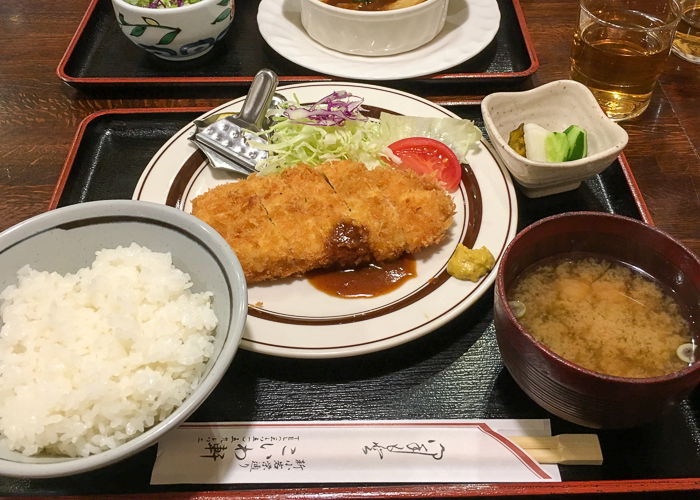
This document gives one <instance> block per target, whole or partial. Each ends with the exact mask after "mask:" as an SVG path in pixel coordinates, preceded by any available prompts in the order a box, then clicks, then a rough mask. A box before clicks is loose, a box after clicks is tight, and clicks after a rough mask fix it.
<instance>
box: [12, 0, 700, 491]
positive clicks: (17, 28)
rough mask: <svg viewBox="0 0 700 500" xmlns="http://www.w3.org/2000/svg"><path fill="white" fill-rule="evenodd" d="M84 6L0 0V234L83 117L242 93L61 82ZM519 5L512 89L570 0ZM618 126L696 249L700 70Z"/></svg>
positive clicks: (202, 102) (670, 221) (57, 164)
mask: <svg viewBox="0 0 700 500" xmlns="http://www.w3.org/2000/svg"><path fill="white" fill-rule="evenodd" d="M238 1H246V0H238ZM88 4H89V0H63V1H59V2H56V0H2V1H0V211H1V212H2V214H3V217H2V220H0V230H2V229H5V228H7V227H9V226H11V225H13V224H15V223H17V222H20V221H22V220H24V219H26V218H28V217H30V216H33V215H35V214H38V213H40V212H43V211H45V210H46V209H47V206H48V203H49V199H50V197H51V194H52V191H53V188H54V185H55V183H56V181H57V178H58V175H59V172H60V170H61V167H62V166H63V163H64V160H65V158H66V155H67V153H68V151H69V148H70V146H71V141H72V139H73V136H74V134H75V131H76V128H77V126H78V124H79V123H80V121H81V120H82V119H83V118H85V117H86V116H87V115H88V114H90V113H92V112H94V111H97V110H104V109H112V108H123V107H184V106H205V107H214V106H217V105H219V104H221V103H222V102H225V101H227V100H229V99H231V98H234V97H238V96H239V95H241V92H244V89H243V88H232V89H231V92H230V95H224V96H222V95H221V94H220V93H219V94H218V95H216V96H215V97H212V96H209V97H208V96H207V95H204V94H199V95H194V94H193V93H191V92H188V91H187V90H186V89H184V90H183V89H180V90H179V91H178V92H159V91H158V90H152V91H144V92H142V93H141V94H140V95H138V96H137V97H135V96H133V95H130V96H127V94H124V97H120V96H119V94H118V93H114V95H111V96H109V97H99V96H95V95H88V94H84V93H81V92H80V91H77V90H75V89H74V88H72V87H70V86H68V85H66V84H65V83H63V82H62V81H61V80H60V79H59V78H58V77H57V75H56V68H57V65H58V63H59V60H60V59H61V57H62V55H63V53H64V51H65V50H66V47H67V46H68V43H69V41H70V39H71V37H72V35H73V33H74V32H75V29H76V27H77V25H78V23H79V21H80V19H81V18H82V16H83V14H84V12H85V9H86V7H87V6H88ZM521 5H522V8H523V11H524V13H525V17H526V21H527V24H528V27H529V30H530V34H531V36H532V39H533V42H534V47H535V51H536V53H537V56H538V58H539V61H540V67H539V69H538V71H537V72H536V73H535V74H534V75H533V76H532V77H530V78H528V79H527V80H525V81H524V82H522V83H519V84H518V85H517V87H518V88H520V89H526V88H531V87H533V86H537V85H540V84H543V83H546V82H549V81H552V80H556V79H561V78H566V77H567V76H568V67H569V61H568V54H569V40H570V38H571V33H572V30H573V25H574V23H575V21H576V11H577V8H576V2H575V1H574V0H547V1H541V0H521ZM440 88H442V89H444V88H445V87H440ZM458 90H459V89H458ZM462 92H464V91H463V90H462ZM467 92H468V93H466V94H463V95H449V96H448V95H437V94H435V95H425V97H429V98H433V99H435V100H438V101H446V100H449V101H456V100H460V99H478V98H481V97H483V95H484V93H483V92H486V91H475V90H473V89H472V90H468V91H467ZM622 125H623V127H624V128H625V129H626V130H627V132H628V133H629V137H630V140H629V144H628V146H627V148H626V150H625V154H626V155H627V158H628V160H629V163H630V165H631V167H632V171H633V173H634V176H635V178H636V181H637V183H638V185H639V188H640V190H641V193H642V194H643V197H644V200H645V201H646V204H647V206H648V209H649V211H650V213H651V216H652V218H653V222H654V223H655V224H656V225H657V226H659V227H660V228H662V229H664V230H666V231H667V232H668V233H670V234H671V235H673V236H675V237H677V238H679V239H680V240H681V241H683V242H684V243H685V244H686V245H687V246H689V247H690V248H691V249H692V250H693V251H694V252H696V253H700V216H699V214H700V155H699V151H700V66H698V65H693V64H690V63H688V62H686V61H683V60H681V59H679V58H678V57H676V56H673V55H672V56H671V57H670V58H669V60H668V62H667V65H666V70H665V72H664V74H663V76H662V79H661V82H660V85H659V86H658V88H657V89H656V91H655V92H654V96H653V99H652V102H651V105H650V107H649V109H648V110H647V111H646V112H645V113H644V114H643V115H642V116H641V117H640V118H638V119H636V120H633V121H629V122H624V123H623V124H622ZM541 492H542V491H541ZM443 493H445V494H446V493H447V491H443ZM455 493H457V491H455ZM513 493H517V492H516V491H514V492H513Z"/></svg>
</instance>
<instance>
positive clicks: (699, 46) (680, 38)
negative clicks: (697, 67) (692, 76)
mask: <svg viewBox="0 0 700 500" xmlns="http://www.w3.org/2000/svg"><path fill="white" fill-rule="evenodd" d="M680 4H681V20H680V22H679V23H678V28H676V37H675V38H674V39H673V48H672V49H671V50H672V51H673V53H674V54H676V55H677V56H679V57H682V58H683V59H685V60H686V61H690V62H692V63H695V64H700V0H680Z"/></svg>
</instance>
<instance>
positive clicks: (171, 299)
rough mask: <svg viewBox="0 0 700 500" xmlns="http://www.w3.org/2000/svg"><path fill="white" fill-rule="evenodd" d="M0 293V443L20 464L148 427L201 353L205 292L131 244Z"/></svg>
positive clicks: (96, 446) (210, 317) (212, 323)
mask: <svg viewBox="0 0 700 500" xmlns="http://www.w3.org/2000/svg"><path fill="white" fill-rule="evenodd" d="M17 277H18V284H17V285H11V286H8V287H7V288H6V289H5V290H4V291H2V293H0V318H1V320H2V328H1V329H0V439H2V441H3V442H4V445H5V446H8V447H9V448H11V449H13V450H16V451H19V452H21V453H23V454H25V455H33V454H36V453H38V452H46V453H51V454H59V455H68V456H87V455H90V454H93V453H97V452H100V451H104V450H107V449H110V448H114V447H116V446H118V445H119V444H121V443H124V442H125V441H128V440H130V439H132V438H133V437H135V436H136V435H138V434H140V433H141V432H143V431H144V430H145V429H147V428H149V427H151V426H153V425H154V424H156V423H157V422H159V421H160V420H162V419H163V418H165V417H166V416H168V415H169V414H170V413H172V411H173V410H174V409H175V408H176V407H178V406H179V405H180V404H181V403H182V401H183V400H184V399H185V398H186V397H187V396H188V395H189V394H190V393H191V392H192V390H193V389H194V388H195V387H196V386H197V384H198V381H199V379H200V377H201V375H202V372H203V369H204V366H205V362H206V360H207V359H208V358H209V357H210V356H211V355H212V354H213V341H214V336H213V334H212V331H213V330H214V328H215V327H216V323H217V319H216V316H215V314H214V311H213V310H212V308H211V295H212V294H211V293H209V292H204V293H192V292H191V291H190V290H189V288H190V287H191V286H192V282H191V281H190V277H189V275H188V274H187V273H184V272H182V271H180V270H178V269H177V268H175V267H174V266H173V264H172V260H171V256H170V254H169V253H157V252H152V251H151V250H149V249H147V248H144V247H141V246H139V245H137V244H135V243H132V244H131V246H129V247H126V248H124V247H118V248H116V249H105V250H100V251H98V252H96V258H95V261H94V262H93V264H92V266H91V267H86V268H83V269H80V270H79V271H78V272H76V273H75V274H67V275H65V276H62V275H60V274H58V273H49V272H44V271H36V270H34V269H32V268H31V267H29V266H24V267H22V268H21V269H20V270H19V271H18V273H17Z"/></svg>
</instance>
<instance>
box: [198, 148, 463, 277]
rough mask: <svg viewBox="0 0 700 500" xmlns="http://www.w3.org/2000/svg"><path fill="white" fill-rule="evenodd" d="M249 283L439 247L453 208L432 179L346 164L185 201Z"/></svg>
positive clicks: (297, 170) (251, 181)
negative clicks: (213, 232)
mask: <svg viewBox="0 0 700 500" xmlns="http://www.w3.org/2000/svg"><path fill="white" fill-rule="evenodd" d="M192 213H193V214H194V215H195V216H196V217H199V218H200V219H202V220H203V221H204V222H206V223H208V224H209V225H211V226H212V227H213V228H214V229H216V230H217V231H218V232H219V233H220V234H221V235H222V236H223V237H224V238H225V239H226V241H228V243H229V244H230V245H231V247H232V248H233V250H234V251H235V252H236V255H237V256H238V258H239V260H240V262H241V266H242V267H243V270H244V271H245V274H246V279H247V280H248V282H249V283H255V282H258V281H265V280H270V279H276V278H285V277H288V276H295V275H300V274H303V273H305V272H308V271H311V270H313V269H319V268H328V267H335V266H351V265H358V264H363V263H367V262H371V261H376V262H381V261H386V260H392V259H395V258H397V257H399V256H401V255H403V254H407V253H415V252H417V251H418V250H421V249H423V248H426V247H428V246H431V245H435V244H437V243H439V242H440V241H441V240H442V239H443V237H444V236H445V233H446V232H447V229H448V228H449V226H450V224H451V223H452V215H453V213H454V203H453V202H452V199H451V198H450V196H449V195H448V194H447V193H446V192H445V191H444V190H443V189H442V188H441V187H440V186H439V185H438V184H437V183H436V182H435V181H434V180H432V179H429V178H427V177H421V176H419V175H417V174H415V173H413V172H411V171H405V170H399V169H396V168H394V167H388V166H386V167H377V168H375V169H373V170H368V169H367V168H366V167H365V166H364V165H362V164H361V163H357V162H351V161H339V162H330V163H326V164H323V165H320V166H319V167H316V168H311V167H308V166H306V165H298V166H295V167H290V168H287V169H285V170H284V171H282V172H281V173H280V174H271V175H266V176H260V175H252V176H250V177H249V178H248V179H246V180H243V181H239V182H232V183H229V184H224V185H222V186H218V187H215V188H213V189H211V190H209V191H207V192H206V193H204V194H202V195H200V196H198V197H197V198H195V199H194V200H193V201H192Z"/></svg>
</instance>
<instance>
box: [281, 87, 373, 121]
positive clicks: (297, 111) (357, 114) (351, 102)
mask: <svg viewBox="0 0 700 500" xmlns="http://www.w3.org/2000/svg"><path fill="white" fill-rule="evenodd" d="M363 101H364V99H362V98H361V97H356V96H353V95H352V94H351V93H349V92H347V91H345V90H341V91H336V92H333V93H332V94H330V95H327V96H326V97H324V98H323V99H321V100H320V101H317V102H315V103H314V104H311V105H308V106H290V107H289V108H287V109H286V110H285V111H284V116H286V117H287V118H289V119H290V120H291V121H293V122H295V123H302V124H304V125H318V126H321V127H330V126H333V125H342V124H343V123H345V121H346V120H359V121H366V120H367V118H366V117H365V116H363V115H362V114H361V112H362V108H361V106H362V102H363Z"/></svg>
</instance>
